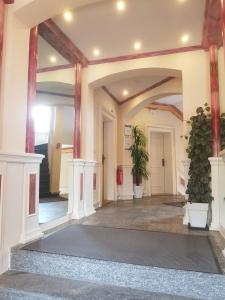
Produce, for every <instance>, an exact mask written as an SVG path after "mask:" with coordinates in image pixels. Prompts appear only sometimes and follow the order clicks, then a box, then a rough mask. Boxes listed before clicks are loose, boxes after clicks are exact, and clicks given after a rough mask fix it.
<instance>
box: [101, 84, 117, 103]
mask: <svg viewBox="0 0 225 300" xmlns="http://www.w3.org/2000/svg"><path fill="white" fill-rule="evenodd" d="M102 89H103V91H105V92H106V94H107V95H108V96H109V97H110V98H112V99H113V101H115V102H116V103H117V104H119V105H120V101H119V99H117V98H116V96H114V95H113V93H111V92H110V91H109V90H108V89H107V87H106V86H104V85H103V86H102Z"/></svg>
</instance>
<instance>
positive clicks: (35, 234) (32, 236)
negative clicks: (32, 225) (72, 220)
mask: <svg viewBox="0 0 225 300" xmlns="http://www.w3.org/2000/svg"><path fill="white" fill-rule="evenodd" d="M42 237H43V232H42V231H41V230H40V229H39V228H38V229H36V230H33V231H30V232H27V233H26V234H24V235H23V236H22V237H21V239H20V243H21V244H27V243H29V242H32V241H35V240H38V239H40V238H42Z"/></svg>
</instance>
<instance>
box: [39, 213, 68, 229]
mask: <svg viewBox="0 0 225 300" xmlns="http://www.w3.org/2000/svg"><path fill="white" fill-rule="evenodd" d="M70 219H71V215H70V214H67V215H66V216H64V217H62V218H59V219H56V220H53V221H50V222H48V223H45V224H41V225H40V228H41V230H42V231H43V232H44V231H47V230H50V229H53V228H55V227H58V226H60V225H62V224H64V223H67V222H68V221H69V220H70Z"/></svg>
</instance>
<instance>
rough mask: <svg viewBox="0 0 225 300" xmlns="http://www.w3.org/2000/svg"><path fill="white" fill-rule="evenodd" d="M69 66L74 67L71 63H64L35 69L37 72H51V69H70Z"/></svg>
mask: <svg viewBox="0 0 225 300" xmlns="http://www.w3.org/2000/svg"><path fill="white" fill-rule="evenodd" d="M71 68H74V65H73V64H66V65H60V66H53V67H46V68H40V69H38V70H37V73H46V72H53V71H58V70H65V69H71Z"/></svg>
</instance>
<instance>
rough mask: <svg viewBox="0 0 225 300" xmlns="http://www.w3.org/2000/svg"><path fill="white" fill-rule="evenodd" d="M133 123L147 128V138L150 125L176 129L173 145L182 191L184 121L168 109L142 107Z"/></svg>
mask: <svg viewBox="0 0 225 300" xmlns="http://www.w3.org/2000/svg"><path fill="white" fill-rule="evenodd" d="M130 124H131V125H138V126H141V127H142V128H144V129H145V133H146V136H147V138H149V136H148V130H147V129H148V128H149V127H164V128H167V129H172V130H173V131H174V139H175V141H174V142H173V146H174V147H175V149H174V152H175V161H176V170H175V172H176V174H177V176H176V181H177V182H176V184H177V189H178V192H180V193H181V192H182V189H181V187H180V176H182V174H183V173H184V170H183V164H182V161H183V160H184V157H185V155H184V154H185V149H184V139H183V138H181V136H182V135H183V122H181V121H180V120H179V119H177V118H176V117H175V116H174V115H172V114H171V113H169V112H166V111H159V110H156V111H152V110H149V109H147V108H144V109H142V110H141V111H140V112H139V113H137V114H136V115H135V116H134V117H133V118H131V119H130ZM125 153H126V164H128V165H129V164H131V158H130V152H129V151H125Z"/></svg>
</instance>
